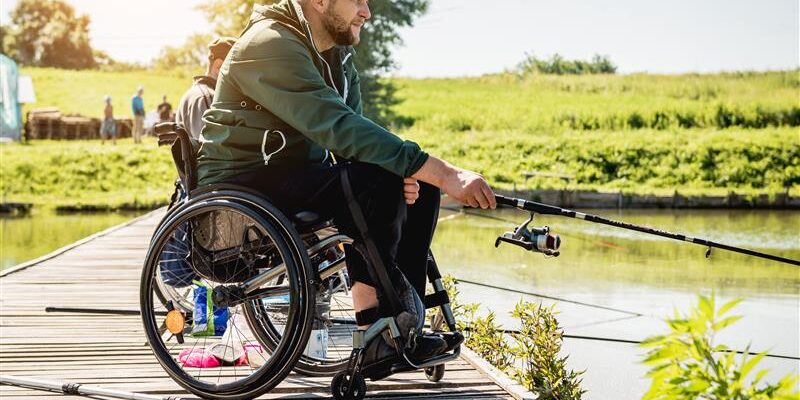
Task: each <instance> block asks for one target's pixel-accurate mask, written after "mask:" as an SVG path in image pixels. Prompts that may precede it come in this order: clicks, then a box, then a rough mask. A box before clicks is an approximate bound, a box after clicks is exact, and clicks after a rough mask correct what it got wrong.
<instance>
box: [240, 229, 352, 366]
mask: <svg viewBox="0 0 800 400" xmlns="http://www.w3.org/2000/svg"><path fill="white" fill-rule="evenodd" d="M335 245H336V244H335V243H334V245H333V246H330V247H333V248H335ZM323 250H325V249H323ZM318 254H319V253H317V254H312V255H311V258H312V265H315V264H317V265H318V264H319V262H318V261H319V260H315V256H316V255H318ZM342 256H343V254H342ZM315 261H317V262H315ZM339 268H341V269H342V271H343V272H344V274H345V277H344V278H342V277H340V276H334V277H332V278H328V279H327V280H325V281H324V282H323V283H322V285H321V286H322V289H323V291H324V292H320V293H318V294H317V301H316V303H317V304H321V305H322V307H323V308H325V304H324V303H325V302H326V301H327V307H328V308H329V313H328V316H329V317H330V318H329V319H328V320H327V321H324V322H325V323H326V324H327V326H326V327H325V328H324V330H325V334H326V335H327V343H326V348H327V349H328V351H327V355H326V356H324V357H320V356H313V355H310V354H306V353H305V352H304V353H303V354H302V355H301V356H300V358H299V359H298V360H297V363H296V364H295V368H294V371H295V372H297V373H298V374H301V375H305V376H332V375H334V374H336V373H337V372H339V371H341V370H343V369H344V368H345V367H346V366H347V363H348V360H349V358H350V354H351V352H352V332H353V331H354V330H356V329H357V325H356V322H355V314H354V312H353V311H352V303H351V302H352V299H351V298H350V296H349V285H350V283H349V279H348V278H346V272H347V271H346V270H345V269H344V265H343V264H342V265H341V266H340V267H339ZM279 314H280V313H279ZM245 316H246V317H247V319H248V321H249V323H250V324H251V325H252V324H260V325H262V326H264V327H265V329H264V333H266V336H265V337H263V338H260V339H261V341H262V343H265V345H266V346H267V348H269V349H272V348H274V346H275V344H276V343H277V342H278V341H279V340H280V336H281V331H282V328H281V324H280V317H278V318H277V319H278V321H275V320H276V318H274V317H273V314H272V313H271V312H270V310H269V309H267V308H266V307H264V305H263V304H254V303H250V304H248V306H247V307H246V308H245ZM317 317H318V314H317V315H315V318H317ZM332 319H333V320H334V321H333V322H332ZM315 322H316V323H317V324H320V322H321V321H315ZM276 325H277V326H276ZM314 329H315V327H312V332H311V336H312V338H310V339H309V343H311V342H312V341H314V340H315V339H314V335H315V332H316V331H315V330H314Z"/></svg>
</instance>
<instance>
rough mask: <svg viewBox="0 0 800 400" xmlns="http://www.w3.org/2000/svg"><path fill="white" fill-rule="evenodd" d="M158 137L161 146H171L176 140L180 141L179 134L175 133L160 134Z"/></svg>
mask: <svg viewBox="0 0 800 400" xmlns="http://www.w3.org/2000/svg"><path fill="white" fill-rule="evenodd" d="M157 135H158V145H159V146H171V145H172V144H173V143H175V141H176V140H178V134H177V133H175V132H169V133H158V134H157Z"/></svg>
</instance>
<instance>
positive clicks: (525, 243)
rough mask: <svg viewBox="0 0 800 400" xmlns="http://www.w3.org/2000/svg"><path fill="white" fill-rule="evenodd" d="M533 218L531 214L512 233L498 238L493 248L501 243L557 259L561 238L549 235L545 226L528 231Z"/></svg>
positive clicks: (548, 228)
mask: <svg viewBox="0 0 800 400" xmlns="http://www.w3.org/2000/svg"><path fill="white" fill-rule="evenodd" d="M533 217H534V213H531V216H530V217H528V219H527V220H526V221H525V222H523V223H522V224H521V225H519V226H517V227H516V228H514V231H513V232H506V233H504V234H503V236H498V237H497V240H495V242H494V247H498V246H500V243H501V242H506V243H511V244H513V245H515V246H519V247H522V248H523V249H525V250H528V251H533V252H537V253H542V254H544V255H546V256H553V257H558V256H559V254H561V252H559V251H558V248H559V247H561V237H560V236H558V235H557V234H555V233H550V227H549V226H547V225H545V226H543V227H541V228H531V229H528V225H529V224H530V223H531V222H532V221H533Z"/></svg>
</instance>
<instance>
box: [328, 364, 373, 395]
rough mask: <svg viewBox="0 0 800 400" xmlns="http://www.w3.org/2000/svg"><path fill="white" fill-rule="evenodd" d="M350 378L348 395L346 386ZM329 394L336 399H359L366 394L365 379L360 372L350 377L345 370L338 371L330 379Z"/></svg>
mask: <svg viewBox="0 0 800 400" xmlns="http://www.w3.org/2000/svg"><path fill="white" fill-rule="evenodd" d="M351 378H352V382H353V384H352V386H353V388H352V391H351V394H350V396H348V395H347V386H349V384H350V381H351ZM331 394H332V395H333V398H334V399H336V400H361V399H363V398H364V396H365V395H366V394H367V381H365V380H364V377H363V376H361V374H355V375H353V376H352V377H351V376H350V375H349V374H348V373H347V371H340V372H339V373H338V374H336V376H334V377H333V381H331Z"/></svg>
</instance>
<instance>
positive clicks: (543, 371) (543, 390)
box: [511, 301, 586, 400]
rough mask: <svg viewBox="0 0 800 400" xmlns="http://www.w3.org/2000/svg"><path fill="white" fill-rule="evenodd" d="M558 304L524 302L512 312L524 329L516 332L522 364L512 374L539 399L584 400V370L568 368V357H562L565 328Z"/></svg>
mask: <svg viewBox="0 0 800 400" xmlns="http://www.w3.org/2000/svg"><path fill="white" fill-rule="evenodd" d="M553 308H554V307H553V306H551V307H544V306H543V305H541V304H536V303H531V302H524V301H520V302H519V303H517V306H516V307H515V308H514V311H513V312H512V313H511V315H512V316H513V317H515V318H519V320H520V322H521V329H520V330H519V333H515V334H514V335H513V337H514V341H515V342H516V345H515V346H514V347H513V354H514V356H515V357H516V359H517V360H518V361H521V367H515V368H514V371H513V373H512V375H513V376H514V378H515V379H516V380H517V381H519V382H521V383H522V384H523V385H525V387H527V388H528V389H530V390H531V391H532V392H534V393H536V394H538V395H539V399H541V400H544V399H553V400H556V399H580V398H581V396H582V395H583V393H585V392H586V391H585V390H582V389H581V379H580V376H581V375H582V374H583V372H584V371H574V370H568V369H567V356H563V357H560V356H559V353H560V352H561V343H562V335H563V331H562V330H561V328H560V327H559V325H558V320H557V319H556V312H555V311H554V309H553Z"/></svg>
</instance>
